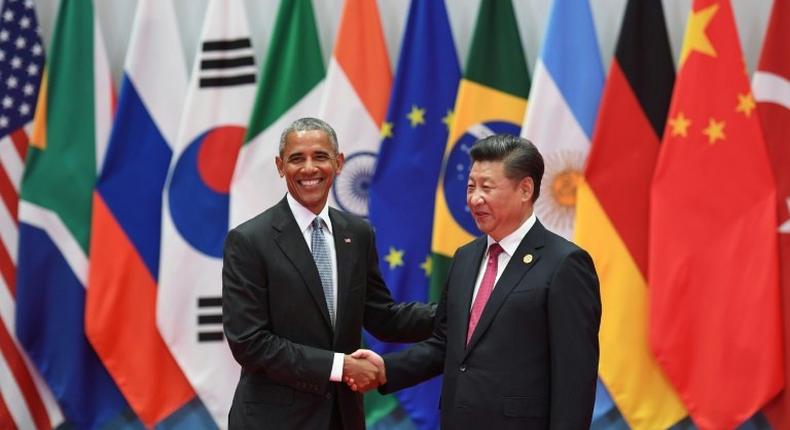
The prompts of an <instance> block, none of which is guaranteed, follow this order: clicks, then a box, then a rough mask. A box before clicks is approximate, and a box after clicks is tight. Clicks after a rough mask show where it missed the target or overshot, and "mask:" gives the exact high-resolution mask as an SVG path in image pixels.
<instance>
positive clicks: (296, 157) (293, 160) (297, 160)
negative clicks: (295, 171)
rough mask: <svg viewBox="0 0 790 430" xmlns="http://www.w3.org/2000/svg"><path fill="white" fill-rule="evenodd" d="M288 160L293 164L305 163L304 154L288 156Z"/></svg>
mask: <svg viewBox="0 0 790 430" xmlns="http://www.w3.org/2000/svg"><path fill="white" fill-rule="evenodd" d="M288 162H289V163H291V164H302V163H304V156H302V155H292V156H290V157H288Z"/></svg>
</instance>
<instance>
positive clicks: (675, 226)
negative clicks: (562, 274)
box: [648, 0, 784, 429]
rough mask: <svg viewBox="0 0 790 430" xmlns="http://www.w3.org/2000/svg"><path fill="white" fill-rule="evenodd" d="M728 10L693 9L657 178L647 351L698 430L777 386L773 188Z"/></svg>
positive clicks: (721, 0)
mask: <svg viewBox="0 0 790 430" xmlns="http://www.w3.org/2000/svg"><path fill="white" fill-rule="evenodd" d="M755 107H756V105H755V101H754V97H753V95H752V92H751V89H750V85H749V80H748V78H747V76H746V66H745V63H744V61H743V55H742V53H741V49H740V46H739V42H738V35H737V33H736V27H735V21H734V19H733V14H732V9H731V7H730V3H729V1H728V0H718V1H717V0H695V1H694V5H693V8H692V11H691V15H690V16H689V20H688V23H687V28H686V36H685V39H684V41H683V48H682V50H681V55H680V65H679V71H678V76H677V81H676V83H675V88H674V92H673V97H672V103H671V105H670V111H669V115H668V120H667V128H666V130H665V132H664V137H663V143H662V147H661V151H660V153H659V158H658V164H657V166H656V171H655V174H654V177H653V185H652V190H651V191H652V194H651V210H650V213H651V221H650V246H649V250H650V253H649V269H648V278H649V285H650V289H649V300H650V333H649V336H650V345H651V348H652V350H653V353H654V354H655V357H656V360H657V361H658V363H659V365H660V366H661V367H662V368H663V369H664V371H665V373H666V375H667V377H668V378H669V380H670V382H671V383H672V384H673V385H674V386H675V388H676V389H677V391H678V393H679V394H680V397H681V399H682V401H683V403H684V404H685V405H686V408H687V409H688V411H689V413H690V415H691V417H692V419H693V420H694V422H695V423H696V424H697V426H698V427H699V428H701V429H724V428H735V427H736V426H737V425H738V424H740V423H742V422H743V421H745V420H747V419H748V418H749V417H750V416H752V415H753V414H754V413H755V412H757V411H758V410H759V409H760V408H761V407H762V405H764V404H765V403H766V402H767V401H768V400H769V399H771V398H772V397H773V396H775V395H776V394H777V393H778V392H779V391H780V390H781V389H782V386H783V384H784V383H783V377H784V373H783V366H782V330H781V319H780V301H779V300H780V296H779V260H778V244H777V234H776V226H777V218H776V185H775V183H774V180H773V176H772V173H771V167H770V163H769V159H768V155H767V151H766V146H765V142H764V141H763V136H762V134H761V131H760V125H759V123H758V118H757V112H756V110H755Z"/></svg>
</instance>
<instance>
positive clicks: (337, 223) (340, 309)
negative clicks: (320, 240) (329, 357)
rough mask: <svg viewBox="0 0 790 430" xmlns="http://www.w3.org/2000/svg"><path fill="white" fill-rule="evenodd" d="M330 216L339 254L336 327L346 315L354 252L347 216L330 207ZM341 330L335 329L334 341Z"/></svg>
mask: <svg viewBox="0 0 790 430" xmlns="http://www.w3.org/2000/svg"><path fill="white" fill-rule="evenodd" d="M329 218H330V219H331V220H332V237H333V238H334V241H335V255H336V256H337V300H336V303H337V305H336V309H335V327H337V326H339V325H340V323H341V321H342V318H343V317H344V316H345V311H346V306H345V303H346V300H347V299H348V290H349V288H350V287H349V282H351V268H352V266H353V263H354V253H353V249H354V248H353V244H352V241H351V239H352V237H351V231H350V230H349V228H348V222H347V221H346V219H345V217H343V215H341V214H340V212H339V211H336V210H335V209H333V208H329ZM338 333H340V330H337V329H336V330H335V338H334V341H337V336H338Z"/></svg>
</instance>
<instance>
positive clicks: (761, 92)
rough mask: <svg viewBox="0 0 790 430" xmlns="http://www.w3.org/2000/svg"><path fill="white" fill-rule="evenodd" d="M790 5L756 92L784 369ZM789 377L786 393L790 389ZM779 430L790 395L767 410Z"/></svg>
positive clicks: (789, 226) (772, 32)
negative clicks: (774, 234)
mask: <svg viewBox="0 0 790 430" xmlns="http://www.w3.org/2000/svg"><path fill="white" fill-rule="evenodd" d="M788 46H790V0H775V1H774V6H773V11H772V12H771V21H770V22H769V24H768V31H767V32H766V36H765V42H764V43H763V52H762V56H761V57H760V65H759V66H758V67H757V72H756V73H755V74H754V80H753V82H752V88H753V91H754V98H755V100H757V112H758V113H759V114H760V122H761V123H762V125H763V133H764V134H765V143H766V144H767V145H768V154H769V155H770V157H771V163H772V164H773V167H774V176H775V177H776V189H777V191H778V192H779V195H778V198H779V207H778V209H779V212H778V213H779V254H780V258H781V260H780V261H781V264H780V267H781V274H782V275H781V276H782V295H783V307H784V314H783V318H784V330H785V331H784V337H785V345H784V346H785V369H790V362H788V360H790V56H788V51H787V47H788ZM789 378H790V372H785V388H787V387H788V386H790V381H788V379H789ZM764 411H765V415H766V416H767V417H768V420H769V421H771V424H772V425H773V427H774V428H776V429H790V393H789V392H788V390H787V389H785V391H784V392H783V393H782V395H780V396H779V397H777V398H776V399H775V400H773V401H772V402H771V403H769V404H768V406H767V407H766V408H765V410H764Z"/></svg>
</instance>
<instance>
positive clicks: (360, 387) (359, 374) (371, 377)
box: [343, 349, 387, 393]
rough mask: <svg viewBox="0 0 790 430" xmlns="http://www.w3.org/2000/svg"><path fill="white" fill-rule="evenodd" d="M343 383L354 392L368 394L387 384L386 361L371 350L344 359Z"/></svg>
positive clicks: (364, 350)
mask: <svg viewBox="0 0 790 430" xmlns="http://www.w3.org/2000/svg"><path fill="white" fill-rule="evenodd" d="M343 381H344V382H345V383H346V384H348V386H349V387H350V388H351V389H352V390H354V391H360V392H363V393H364V392H367V391H370V390H372V389H374V388H376V387H378V386H379V385H381V384H385V383H386V382H387V375H386V372H385V370H384V360H383V359H382V358H381V356H380V355H378V354H376V353H375V352H373V351H371V350H369V349H358V350H357V351H356V352H354V353H353V354H351V355H346V356H344V358H343Z"/></svg>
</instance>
